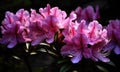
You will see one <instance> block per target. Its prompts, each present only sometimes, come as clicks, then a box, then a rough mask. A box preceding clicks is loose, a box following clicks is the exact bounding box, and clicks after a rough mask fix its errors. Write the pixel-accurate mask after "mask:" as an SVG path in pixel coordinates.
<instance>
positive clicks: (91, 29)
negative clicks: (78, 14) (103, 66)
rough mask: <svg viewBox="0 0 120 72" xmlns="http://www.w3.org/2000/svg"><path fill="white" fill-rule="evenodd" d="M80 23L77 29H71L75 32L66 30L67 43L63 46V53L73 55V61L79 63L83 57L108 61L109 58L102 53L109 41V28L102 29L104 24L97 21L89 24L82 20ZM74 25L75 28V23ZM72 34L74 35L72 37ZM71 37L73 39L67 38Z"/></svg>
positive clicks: (65, 40)
mask: <svg viewBox="0 0 120 72" xmlns="http://www.w3.org/2000/svg"><path fill="white" fill-rule="evenodd" d="M78 24H79V25H77V26H78V27H77V29H76V30H75V29H70V30H71V31H73V32H74V33H75V34H73V33H71V31H68V33H67V32H64V36H65V39H64V42H65V43H66V45H64V46H63V47H62V49H61V54H62V55H65V56H66V55H67V56H68V55H72V56H73V57H72V59H71V61H72V62H73V63H78V62H79V61H80V60H81V59H82V57H84V58H91V59H93V60H95V61H98V59H99V60H101V61H103V62H108V61H109V59H107V58H106V56H105V55H104V54H103V53H102V51H104V46H105V45H106V43H107V42H108V40H107V30H105V29H102V26H101V25H100V24H99V23H98V22H97V21H92V22H90V23H89V25H87V24H86V21H84V20H81V22H80V23H78ZM72 27H73V28H74V25H72ZM65 33H66V34H65ZM68 34H69V36H68ZM70 35H72V38H71V36H70ZM66 36H67V38H66ZM69 37H70V39H71V40H67V39H69ZM89 45H90V46H89Z"/></svg>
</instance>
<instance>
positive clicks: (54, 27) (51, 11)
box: [30, 4, 67, 45]
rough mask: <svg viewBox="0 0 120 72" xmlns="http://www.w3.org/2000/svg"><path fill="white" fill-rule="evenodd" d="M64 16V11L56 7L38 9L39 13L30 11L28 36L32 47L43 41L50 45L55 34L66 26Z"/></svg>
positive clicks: (48, 6)
mask: <svg viewBox="0 0 120 72" xmlns="http://www.w3.org/2000/svg"><path fill="white" fill-rule="evenodd" d="M66 16H67V15H66V12H65V11H62V10H60V9H59V8H58V7H53V8H51V7H50V5H49V4H47V7H45V8H40V9H39V13H36V10H34V9H31V17H30V22H31V25H30V30H31V33H30V36H31V39H32V45H37V44H39V43H41V42H43V41H44V40H45V41H46V42H47V43H52V42H53V41H54V35H55V33H56V32H57V31H59V29H63V28H65V27H66V26H67V24H66V23H65V19H66Z"/></svg>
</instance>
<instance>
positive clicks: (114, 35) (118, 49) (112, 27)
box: [107, 20, 120, 54]
mask: <svg viewBox="0 0 120 72" xmlns="http://www.w3.org/2000/svg"><path fill="white" fill-rule="evenodd" d="M119 30H120V20H110V21H109V25H108V26H107V31H108V38H109V39H110V40H111V41H110V44H109V45H108V47H109V48H110V49H111V45H113V46H112V49H114V52H115V53H116V54H120V41H119V40H120V32H119Z"/></svg>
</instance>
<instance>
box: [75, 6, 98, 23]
mask: <svg viewBox="0 0 120 72" xmlns="http://www.w3.org/2000/svg"><path fill="white" fill-rule="evenodd" d="M75 13H76V14H77V21H78V22H80V21H81V20H82V19H84V20H86V21H87V23H88V22H90V21H92V20H96V19H98V18H100V16H99V8H98V6H97V7H96V11H94V8H93V7H92V6H87V7H86V8H84V9H82V8H81V7H78V8H77V9H76V10H75Z"/></svg>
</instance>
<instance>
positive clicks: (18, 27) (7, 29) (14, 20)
mask: <svg viewBox="0 0 120 72" xmlns="http://www.w3.org/2000/svg"><path fill="white" fill-rule="evenodd" d="M28 26H29V13H28V12H27V11H26V10H24V9H20V10H19V11H18V12H17V13H16V15H14V14H13V13H11V12H9V11H7V12H6V15H5V19H4V20H3V22H2V26H1V29H2V34H3V37H2V39H1V40H0V43H2V44H7V45H8V48H13V47H14V46H15V45H16V44H17V43H24V42H27V41H30V39H29V38H28V33H29V29H28Z"/></svg>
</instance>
